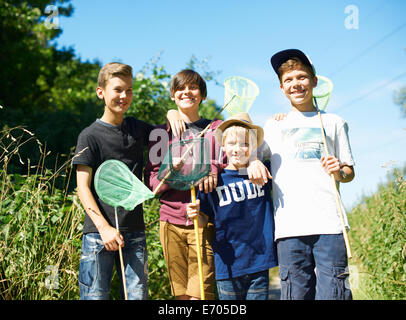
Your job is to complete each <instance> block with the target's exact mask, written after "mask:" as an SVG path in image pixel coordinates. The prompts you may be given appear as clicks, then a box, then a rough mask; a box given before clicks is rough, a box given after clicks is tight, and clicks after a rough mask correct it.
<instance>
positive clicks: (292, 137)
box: [281, 128, 324, 160]
mask: <svg viewBox="0 0 406 320" xmlns="http://www.w3.org/2000/svg"><path fill="white" fill-rule="evenodd" d="M281 134H282V143H283V144H285V145H286V146H287V147H288V148H289V153H288V154H287V155H288V157H289V159H290V160H314V159H317V160H320V159H321V157H322V156H323V155H324V146H323V138H322V135H321V131H320V128H288V129H283V130H282V132H281Z"/></svg>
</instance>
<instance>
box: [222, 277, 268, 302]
mask: <svg viewBox="0 0 406 320" xmlns="http://www.w3.org/2000/svg"><path fill="white" fill-rule="evenodd" d="M216 282H217V291H218V295H219V299H220V300H267V299H268V292H269V270H268V269H267V270H264V271H260V272H256V273H250V274H246V275H243V276H241V277H236V278H231V279H224V280H217V281H216Z"/></svg>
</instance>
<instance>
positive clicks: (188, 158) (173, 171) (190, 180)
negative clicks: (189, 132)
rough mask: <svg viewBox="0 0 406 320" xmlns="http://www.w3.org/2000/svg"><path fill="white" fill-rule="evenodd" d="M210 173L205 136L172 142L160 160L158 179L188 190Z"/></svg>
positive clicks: (208, 150) (207, 145)
mask: <svg viewBox="0 0 406 320" xmlns="http://www.w3.org/2000/svg"><path fill="white" fill-rule="evenodd" d="M209 173H210V149H209V142H208V141H207V139H205V138H197V139H188V140H179V141H175V142H173V143H172V144H171V145H170V146H169V149H168V152H167V154H166V155H165V158H164V160H163V161H162V164H161V167H160V168H159V172H158V179H159V180H161V181H162V180H164V182H165V183H166V184H168V185H169V186H170V187H171V188H173V189H176V190H188V189H190V187H191V186H194V185H196V184H197V183H198V182H199V181H200V180H201V179H202V178H203V177H205V176H207V175H209Z"/></svg>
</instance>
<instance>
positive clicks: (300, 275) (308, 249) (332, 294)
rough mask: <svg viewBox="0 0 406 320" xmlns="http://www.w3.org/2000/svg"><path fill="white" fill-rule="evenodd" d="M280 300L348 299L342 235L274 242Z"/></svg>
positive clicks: (348, 291) (346, 270) (345, 256)
mask: <svg viewBox="0 0 406 320" xmlns="http://www.w3.org/2000/svg"><path fill="white" fill-rule="evenodd" d="M277 251H278V260H279V276H280V278H281V300H313V299H316V300H351V299H352V295H351V290H350V286H349V272H348V263H347V252H346V249H345V243H344V238H343V235H342V234H324V235H311V236H303V237H292V238H283V239H279V240H277Z"/></svg>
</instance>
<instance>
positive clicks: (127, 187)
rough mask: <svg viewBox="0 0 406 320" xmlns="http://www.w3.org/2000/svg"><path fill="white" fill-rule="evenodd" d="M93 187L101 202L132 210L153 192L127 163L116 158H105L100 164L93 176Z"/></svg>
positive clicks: (152, 194) (151, 195) (151, 196)
mask: <svg viewBox="0 0 406 320" xmlns="http://www.w3.org/2000/svg"><path fill="white" fill-rule="evenodd" d="M94 187H95V189H96V192H97V194H98V196H99V197H100V199H102V200H103V202H105V203H107V204H109V205H111V206H113V207H115V208H117V207H123V208H124V209H126V210H133V209H134V208H135V207H136V206H137V205H139V204H140V203H142V202H144V201H145V200H147V199H150V198H153V197H154V193H153V192H152V191H151V190H149V189H148V188H147V187H146V186H145V185H144V184H143V183H142V182H141V181H140V180H139V179H138V178H137V177H136V176H135V175H134V174H133V173H132V172H131V171H130V169H128V167H127V165H126V164H125V163H123V162H121V161H118V160H107V161H105V162H103V163H102V164H101V165H100V167H99V168H98V169H97V171H96V174H95V176H94Z"/></svg>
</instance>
